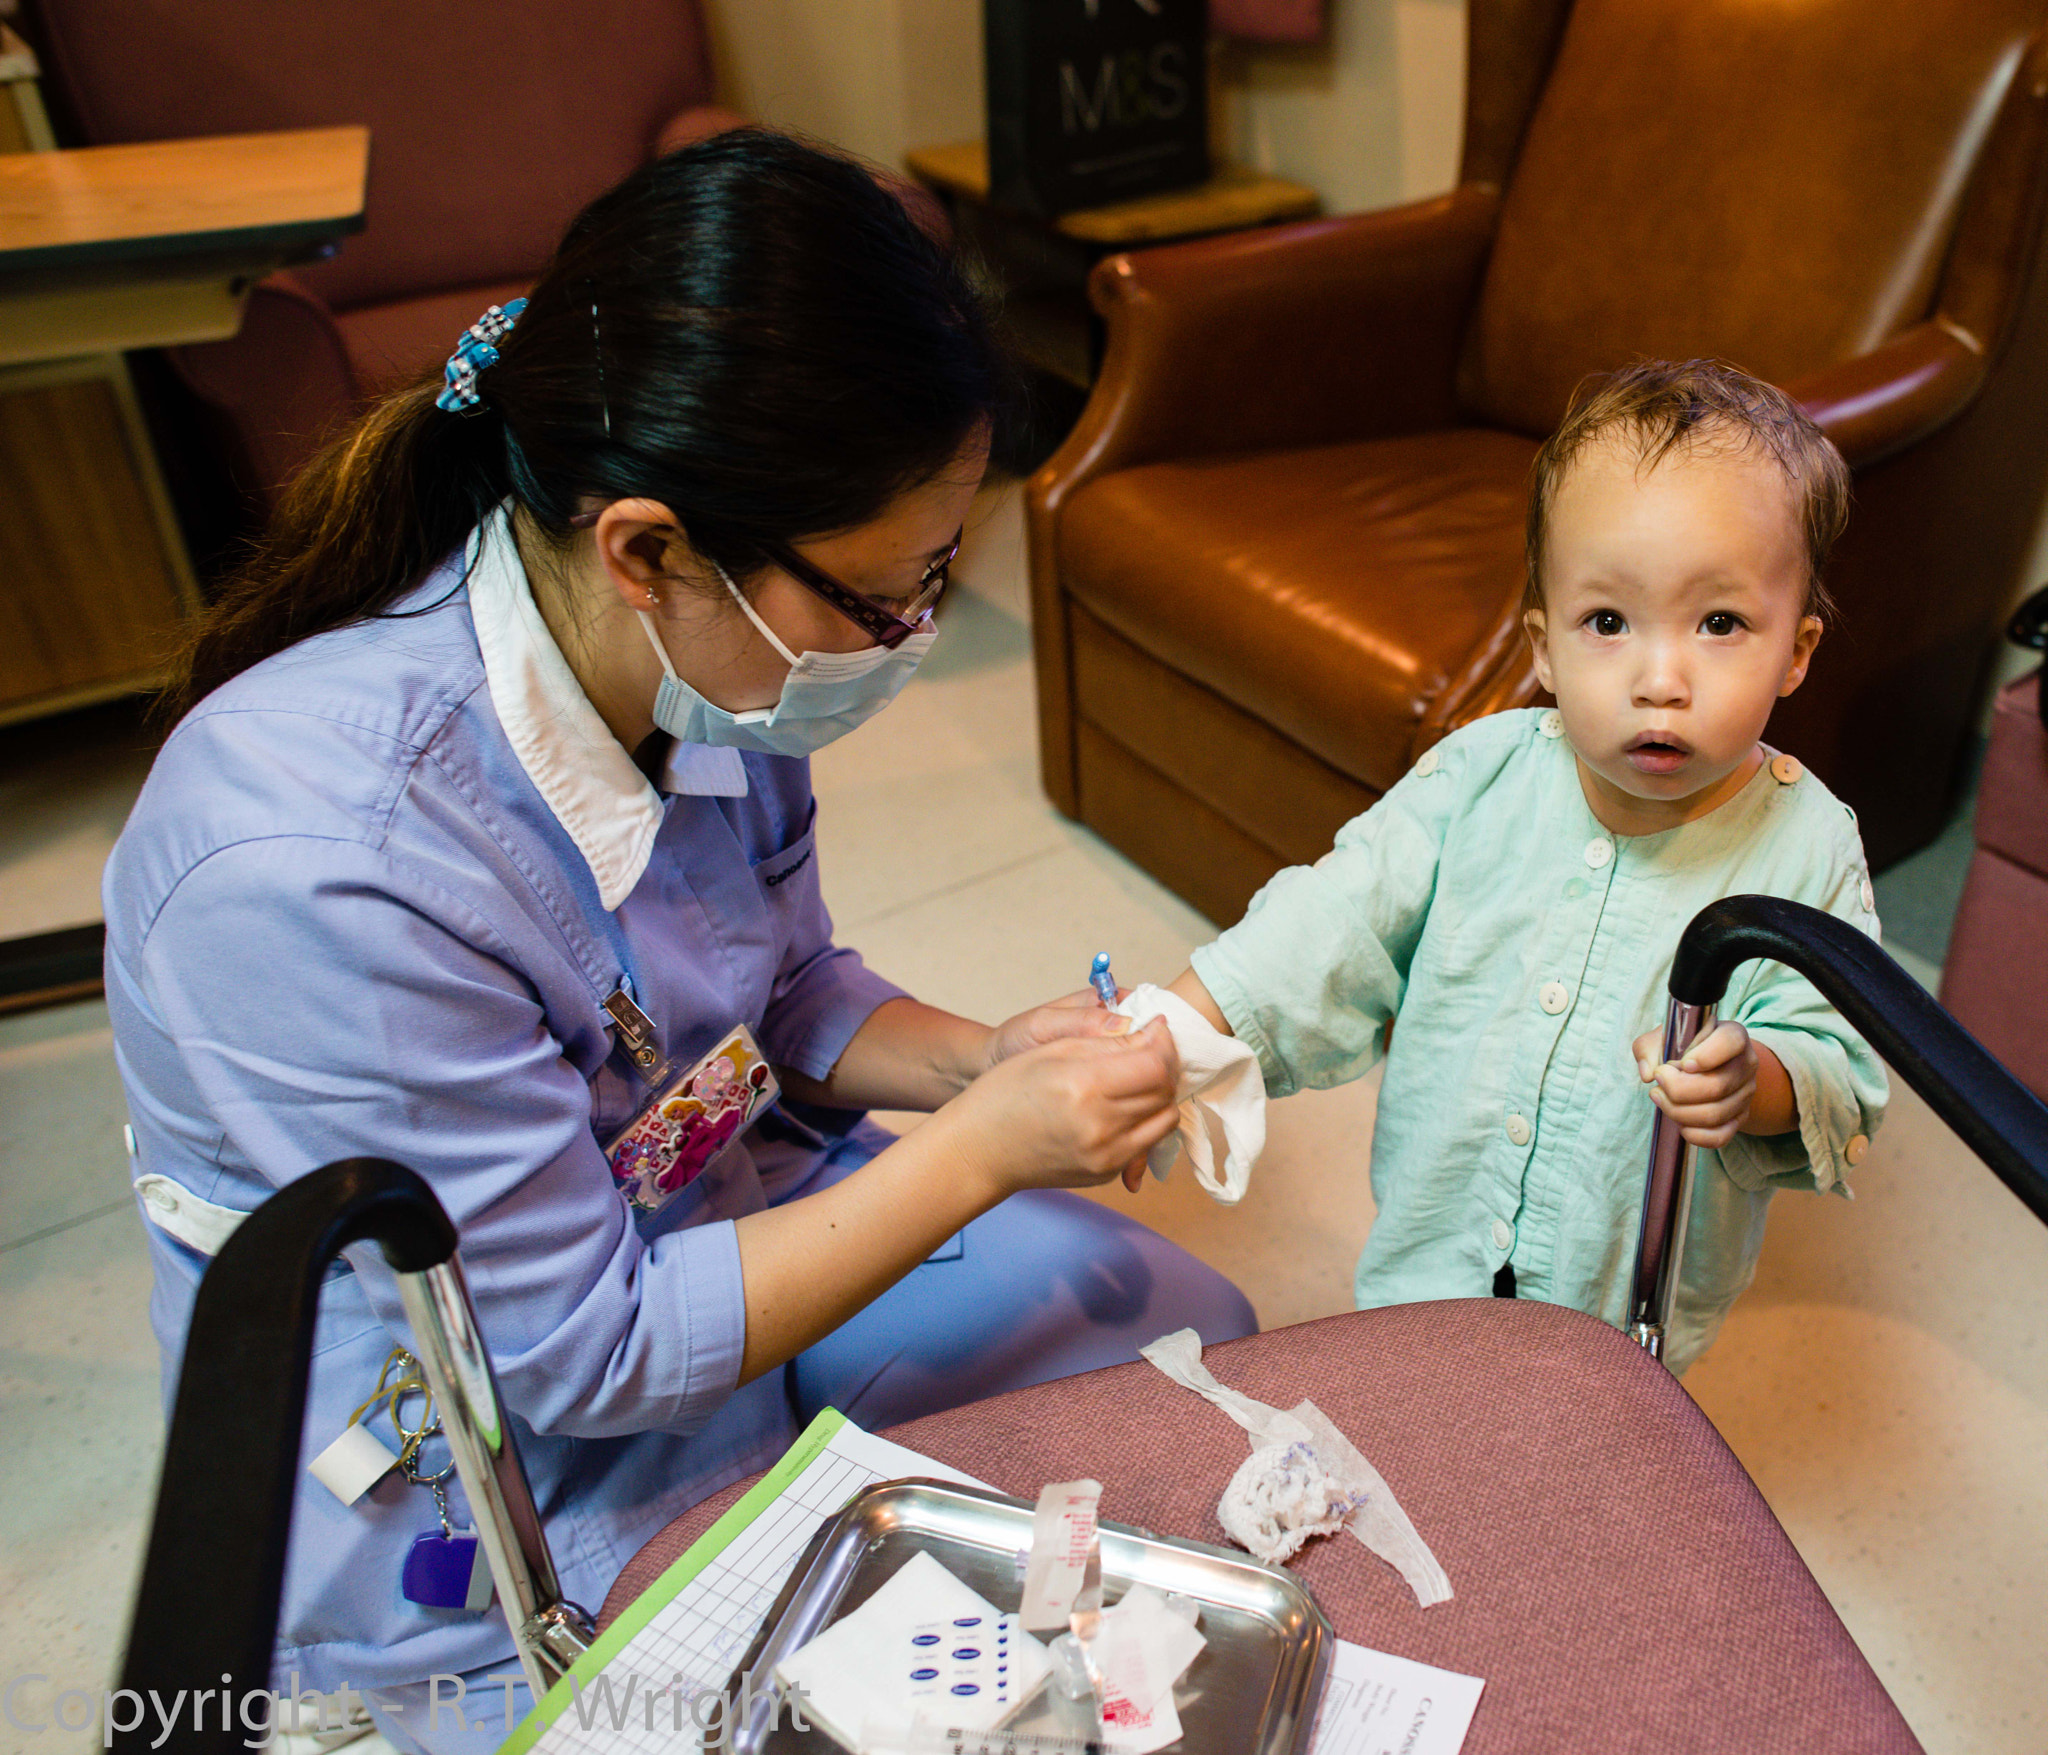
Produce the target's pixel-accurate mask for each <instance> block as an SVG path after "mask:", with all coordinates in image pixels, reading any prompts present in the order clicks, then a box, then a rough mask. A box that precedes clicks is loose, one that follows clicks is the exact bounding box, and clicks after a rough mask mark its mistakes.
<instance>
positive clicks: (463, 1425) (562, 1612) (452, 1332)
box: [398, 1256, 596, 1701]
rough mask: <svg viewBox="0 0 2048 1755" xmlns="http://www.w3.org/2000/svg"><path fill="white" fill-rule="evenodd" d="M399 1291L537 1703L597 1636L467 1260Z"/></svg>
mask: <svg viewBox="0 0 2048 1755" xmlns="http://www.w3.org/2000/svg"><path fill="white" fill-rule="evenodd" d="M398 1290H399V1295H400V1296H401V1297H402V1298H403V1299H404V1300H405V1315H406V1320H407V1321H408V1322H410V1323H411V1324H412V1333H413V1351H414V1352H415V1353H416V1354H418V1356H419V1361H420V1368H421V1370H422V1371H423V1372H424V1373H425V1375H426V1380H427V1387H428V1388H429V1389H431V1390H432V1391H433V1392H434V1407H435V1411H436V1412H437V1413H438V1414H439V1416H440V1420H441V1430H442V1433H443V1435H444V1436H445V1437H446V1438H447V1440H448V1448H449V1450H450V1452H451V1453H452V1454H453V1456H454V1458H455V1469H456V1473H457V1474H458V1475H459V1476H460V1477H461V1479H462V1485H463V1490H464V1491H465V1492H466V1493H467V1494H468V1495H469V1507H470V1512H471V1515H473V1516H474V1517H475V1519H476V1527H477V1536H478V1539H479V1540H480V1541H482V1543H483V1546H484V1553H485V1555H486V1557H487V1558H488V1559H489V1560H490V1563H491V1579H492V1582H493V1583H495V1584H496V1585H497V1587H498V1602H499V1604H500V1606H501V1607H502V1608H503V1609H504V1611H505V1619H506V1621H507V1622H508V1623H509V1624H510V1626H511V1629H512V1640H513V1643H514V1644H515V1645H516V1646H517V1648H518V1651H519V1662H520V1667H521V1668H522V1669H524V1670H525V1672H526V1681H527V1685H528V1686H529V1687H530V1688H531V1689H532V1690H533V1697H534V1699H535V1700H536V1701H537V1700H539V1699H540V1697H541V1696H542V1695H543V1694H545V1693H546V1692H547V1691H548V1690H549V1689H550V1688H551V1687H553V1686H554V1684H555V1683H556V1682H558V1681H560V1680H561V1679H562V1677H563V1676H564V1675H566V1674H567V1673H568V1670H569V1666H570V1665H571V1664H573V1663H574V1662H575V1661H576V1660H577V1658H579V1657H581V1656H582V1655H583V1653H584V1652H585V1651H587V1650H588V1649H589V1648H590V1642H591V1640H592V1639H594V1638H595V1637H596V1628H595V1626H594V1624H593V1623H592V1621H591V1618H590V1615H589V1612H588V1611H587V1610H584V1609H581V1608H579V1607H577V1605H576V1604H574V1603H571V1602H565V1601H564V1600H563V1597H562V1586H561V1580H560V1579H559V1578H557V1577H556V1575H555V1561H554V1556H553V1555H552V1554H550V1553H549V1552H548V1538H547V1532H546V1531H545V1530H544V1529H543V1528H542V1527H541V1521H540V1513H539V1512H538V1511H537V1510H536V1509H535V1507H534V1503H533V1490H532V1488H531V1487H530V1486H529V1485H528V1484H527V1480H526V1468H525V1465H524V1464H522V1463H521V1462H520V1460H519V1448H518V1445H517V1444H516V1442H515V1441H514V1439H513V1436H512V1432H511V1429H510V1427H509V1426H508V1425H507V1424H506V1421H505V1415H504V1409H503V1407H502V1406H501V1404H500V1403H499V1401H498V1380H497V1376H496V1374H495V1373H494V1372H493V1371H492V1370H491V1358H490V1354H489V1353H487V1352H486V1351H485V1350H484V1344H483V1337H482V1336H481V1335H480V1334H479V1333H478V1332H477V1325H476V1308H475V1306H474V1305H473V1304H472V1303H471V1302H470V1297H469V1282H468V1281H467V1280H466V1279H465V1278H464V1276H463V1272H462V1261H461V1258H460V1257H456V1256H451V1257H450V1258H449V1259H448V1260H447V1261H445V1262H443V1263H442V1264H441V1265H440V1266H438V1267H431V1268H428V1269H427V1270H426V1271H425V1272H424V1273H417V1274H400V1275H399V1276H398Z"/></svg>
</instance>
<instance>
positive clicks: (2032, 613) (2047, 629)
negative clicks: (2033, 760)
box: [2005, 586, 2048, 725]
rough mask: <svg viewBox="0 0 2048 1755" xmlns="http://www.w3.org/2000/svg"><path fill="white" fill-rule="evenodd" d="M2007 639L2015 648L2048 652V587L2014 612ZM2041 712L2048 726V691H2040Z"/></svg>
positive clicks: (2042, 721) (2006, 635)
mask: <svg viewBox="0 0 2048 1755" xmlns="http://www.w3.org/2000/svg"><path fill="white" fill-rule="evenodd" d="M2005 637H2006V638H2007V639H2008V640H2010V641H2011V642H2012V643H2013V644H2014V645H2015V646H2024V647H2026V648H2027V650H2028V651H2030V652H2044V651H2048V586H2044V587H2043V588H2042V589H2041V590H2039V591H2036V592H2035V593H2034V595H2033V596H2031V597H2029V598H2028V599H2027V601H2026V602H2025V603H2023V604H2021V605H2020V606H2019V608H2018V609H2016V610H2014V611H2013V617H2012V621H2011V622H2010V623H2009V624H2008V625H2007V627H2006V630H2005ZM2039 710H2040V714H2041V723H2042V724H2043V725H2048V689H2042V690H2041V691H2040V708H2039Z"/></svg>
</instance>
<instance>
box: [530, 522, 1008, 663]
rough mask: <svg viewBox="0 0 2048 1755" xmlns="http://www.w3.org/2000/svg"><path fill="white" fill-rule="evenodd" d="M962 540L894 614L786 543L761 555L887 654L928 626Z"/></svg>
mask: <svg viewBox="0 0 2048 1755" xmlns="http://www.w3.org/2000/svg"><path fill="white" fill-rule="evenodd" d="M597 520H598V514H597V513H595V512H579V513H578V514H577V515H576V516H575V517H573V518H571V519H570V520H569V528H570V529H572V530H588V529H589V528H590V527H591V526H592V525H593V524H595V523H596V522H597ZM966 534H967V526H966V525H964V524H963V525H961V527H960V528H959V529H958V530H956V531H954V532H953V540H952V541H951V542H950V543H948V544H947V545H946V552H945V553H944V554H942V555H940V556H939V557H938V559H937V560H935V561H933V562H932V564H931V565H930V566H928V567H926V568H925V570H924V572H923V573H922V574H921V575H920V576H919V578H918V581H917V589H916V590H915V591H913V592H912V593H911V594H910V601H909V602H908V603H906V604H904V606H903V607H902V609H900V610H896V609H891V608H890V607H889V606H888V605H887V604H884V603H878V602H876V600H875V599H874V598H872V597H869V596H868V595H867V594H866V593H865V592H861V591H856V590H854V588H853V587H852V586H851V585H847V584H844V583H842V582H841V581H840V580H837V579H835V578H833V577H832V575H831V574H830V573H828V572H826V571H825V569H824V568H823V567H820V566H816V565H813V564H812V563H811V562H810V561H807V560H805V559H804V557H803V556H802V555H800V554H798V553H797V552H796V550H795V549H793V548H791V547H789V545H788V544H787V543H780V542H764V543H763V544H762V545H761V549H762V552H763V553H764V554H766V555H767V556H768V558H769V559H770V560H771V561H773V562H774V563H775V564H776V565H777V566H778V567H780V568H781V569H782V570H783V571H784V572H785V573H787V574H788V575H789V576H790V577H791V578H792V579H794V580H795V581H796V582H797V583H798V584H799V585H801V586H802V587H803V588H804V589H805V590H806V591H808V592H810V593H811V594H812V595H813V596H814V597H819V598H822V599H823V600H824V601H825V602H827V603H829V604H830V605H831V606H832V607H833V608H834V609H836V610H837V611H838V612H839V613H840V614H841V615H843V616H844V617H846V619H847V620H848V621H850V622H851V623H853V625H854V626H855V627H857V628H859V629H860V631H861V632H862V633H864V634H866V635H867V636H868V637H869V638H870V639H872V640H873V641H874V643H875V644H876V645H877V646H884V647H887V648H888V649H889V650H890V651H891V652H893V651H895V650H896V648H897V647H898V646H900V645H902V644H903V642H904V641H905V640H907V639H909V638H910V636H911V635H912V634H919V633H922V632H923V631H924V629H925V627H926V625H927V624H928V623H929V622H930V621H931V619H932V611H933V610H935V609H936V608H938V606H939V599H940V598H942V597H943V596H945V595H946V583H947V575H948V573H949V571H950V570H951V568H952V565H953V562H954V559H955V558H956V557H957V556H958V555H959V553H960V542H961V539H962V538H963V537H964V536H966Z"/></svg>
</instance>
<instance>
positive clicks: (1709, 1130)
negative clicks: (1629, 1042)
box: [1635, 1020, 1799, 1150]
mask: <svg viewBox="0 0 2048 1755" xmlns="http://www.w3.org/2000/svg"><path fill="white" fill-rule="evenodd" d="M1663 1046H1664V1038H1663V1032H1661V1031H1659V1030H1647V1031H1645V1032H1644V1033H1643V1034H1642V1035H1641V1036H1638V1037H1637V1038H1636V1043H1635V1056H1636V1071H1637V1072H1638V1073H1640V1074H1641V1075H1642V1079H1643V1083H1645V1084H1646V1085H1649V1086H1650V1101H1651V1102H1653V1103H1655V1104H1656V1105H1657V1107H1658V1108H1659V1109H1661V1110H1663V1111H1664V1113H1665V1114H1666V1115H1668V1116H1670V1117H1671V1118H1672V1120H1674V1121H1676V1122H1677V1123H1678V1126H1679V1131H1680V1132H1681V1133H1682V1134H1683V1135H1684V1136H1685V1138H1686V1141H1687V1143H1688V1144H1690V1145H1695V1146H1710V1147H1713V1148H1714V1149H1716V1150H1718V1149H1719V1148H1720V1147H1722V1146H1725V1145H1726V1144H1727V1143H1728V1142H1729V1141H1730V1140H1731V1139H1733V1138H1734V1137H1735V1136H1736V1135H1737V1134H1738V1133H1747V1134H1756V1135H1759V1136H1761V1137H1765V1138H1768V1137H1769V1136H1770V1135H1772V1134H1781V1133H1794V1132H1796V1131H1797V1130H1798V1127H1799V1101H1798V1098H1797V1097H1796V1096H1795V1095H1794V1094H1793V1090H1792V1075H1791V1074H1790V1073H1788V1072H1786V1070H1785V1063H1784V1062H1783V1061H1781V1060H1780V1059H1779V1058H1778V1057H1777V1056H1776V1055H1775V1054H1773V1053H1772V1052H1771V1051H1770V1050H1769V1049H1768V1048H1766V1047H1765V1046H1764V1045H1763V1044H1762V1043H1761V1042H1758V1041H1756V1040H1755V1039H1754V1038H1753V1037H1752V1036H1751V1035H1750V1033H1749V1032H1748V1031H1747V1030H1745V1029H1744V1028H1743V1027H1742V1026H1741V1025H1740V1024H1738V1023H1735V1022H1733V1021H1732V1020H1730V1021H1727V1022H1723V1023H1719V1024H1716V1025H1715V1026H1714V1028H1713V1030H1712V1031H1711V1032H1710V1033H1709V1034H1708V1036H1707V1038H1706V1040H1705V1041H1703V1042H1699V1043H1696V1044H1695V1045H1694V1046H1693V1048H1692V1049H1691V1050H1690V1051H1689V1052H1688V1053H1687V1054H1685V1055H1684V1056H1683V1057H1682V1058H1681V1059H1679V1060H1677V1061H1665V1062H1664V1063H1663V1064H1662V1065H1659V1064H1658V1059H1657V1056H1658V1053H1659V1051H1660V1050H1661V1049H1662V1048H1663Z"/></svg>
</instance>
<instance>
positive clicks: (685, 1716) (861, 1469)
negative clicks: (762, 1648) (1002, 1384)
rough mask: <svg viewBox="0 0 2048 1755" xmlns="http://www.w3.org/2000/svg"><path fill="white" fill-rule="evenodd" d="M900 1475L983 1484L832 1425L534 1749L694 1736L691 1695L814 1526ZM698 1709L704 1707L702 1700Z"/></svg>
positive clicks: (675, 1744) (671, 1746)
mask: <svg viewBox="0 0 2048 1755" xmlns="http://www.w3.org/2000/svg"><path fill="white" fill-rule="evenodd" d="M905 1475H923V1476H927V1477H930V1478H933V1479H937V1480H942V1481H955V1482H958V1483H960V1484H961V1485H962V1486H968V1487H981V1486H986V1485H987V1483H986V1482H983V1481H977V1480H976V1479H975V1478H974V1477H973V1476H972V1475H965V1474H962V1473H961V1472H960V1471H959V1470H958V1469H953V1468H948V1467H947V1466H946V1465H945V1464H944V1463H940V1462H934V1461H933V1460H932V1459H931V1458H930V1457H928V1456H920V1455H919V1454H918V1453H917V1452H916V1451H914V1450H906V1449H905V1448H904V1447H903V1446H902V1445H900V1444H891V1443H890V1442H889V1441H888V1440H887V1439H885V1438H877V1437H875V1436H874V1435H873V1434H872V1433H868V1432H863V1431H862V1430H861V1429H860V1428H859V1427H858V1426H855V1425H853V1424H851V1423H850V1422H849V1423H848V1424H846V1425H844V1426H841V1427H840V1428H839V1429H838V1431H836V1432H834V1433H833V1434H832V1437H831V1439H830V1441H829V1442H828V1443H827V1444H826V1446H825V1448H824V1449H823V1450H821V1451H820V1452H819V1453H818V1454H817V1455H816V1456H815V1457H813V1458H812V1459H811V1461H810V1463H809V1464H808V1465H807V1466H806V1467H805V1468H804V1469H803V1471H802V1472H801V1473H800V1474H798V1476H797V1477H796V1479H795V1480H794V1481H792V1482H791V1483H790V1484H789V1486H788V1487H786V1488H785V1489H784V1490H783V1491H782V1493H781V1494H779V1495H778V1496H777V1497H776V1499H775V1500H774V1502H773V1503H772V1504H770V1505H769V1506H768V1507H767V1508H766V1509H765V1510H764V1511H763V1512H762V1513H761V1515H760V1516H759V1517H757V1518H755V1519H754V1521H753V1522H752V1523H750V1524H748V1525H747V1526H746V1528H745V1529H743V1530H741V1531H740V1532H739V1534H738V1535H736V1536H734V1537H733V1539H732V1541H731V1542H729V1543H728V1544H727V1545H726V1546H725V1548H724V1549H723V1550H722V1551H721V1552H720V1553H719V1554H718V1555H717V1556H716V1557H715V1558H714V1559H713V1560H712V1561H711V1562H710V1563H709V1564H708V1565H707V1566H706V1567H705V1568H704V1570H703V1571H702V1572H700V1573H698V1574H697V1576H696V1577H695V1578H693V1579H691V1580H690V1582H689V1583H688V1584H686V1585H684V1586H683V1588H682V1589H681V1590H680V1591H678V1592H677V1593H676V1595H675V1596H674V1597H673V1598H671V1599H670V1600H669V1601H668V1602H667V1603H665V1604H663V1605H662V1606H661V1607H660V1608H659V1609H657V1610H656V1611H655V1613H654V1617H653V1619H652V1620H650V1621H649V1622H648V1623H647V1625H646V1626H645V1627H643V1628H641V1630H640V1631H639V1632H638V1633H637V1634H635V1635H634V1636H633V1638H632V1639H631V1640H630V1641H629V1642H628V1643H627V1645H626V1647H625V1649H624V1650H623V1651H621V1652H620V1653H619V1654H618V1655H617V1656H616V1657H614V1658H613V1659H612V1660H611V1662H610V1663H609V1664H607V1665H606V1666H605V1669H604V1673H603V1675H602V1676H600V1677H599V1678H598V1679H597V1680H596V1681H595V1682H593V1683H591V1684H589V1685H587V1686H586V1687H585V1688H584V1689H583V1690H582V1692H581V1694H580V1696H579V1697H578V1698H577V1699H576V1700H575V1701H573V1702H572V1703H571V1704H570V1705H568V1706H567V1707H565V1708H564V1709H563V1711H562V1715H561V1716H560V1717H559V1718H557V1719H556V1720H555V1722H554V1723H553V1724H552V1725H550V1726H549V1727H548V1728H547V1729H546V1730H545V1731H543V1732H542V1733H541V1735H540V1737H539V1739H538V1740H537V1741H536V1742H535V1743H534V1744H533V1751H534V1755H656V1752H657V1751H658V1752H659V1755H675V1751H676V1750H677V1749H678V1748H684V1749H688V1748H694V1747H696V1746H698V1744H699V1742H700V1740H701V1738H700V1733H699V1731H698V1729H697V1726H696V1725H695V1724H694V1723H693V1722H692V1720H691V1716H690V1702H691V1700H692V1699H693V1698H695V1697H696V1695H697V1694H698V1693H699V1691H700V1690H703V1689H707V1688H708V1689H710V1690H711V1691H712V1692H713V1693H717V1692H718V1691H719V1690H721V1689H723V1688H724V1687H725V1685H726V1682H727V1681H728V1680H729V1679H730V1678H731V1676H732V1672H733V1666H734V1665H736V1664H737V1663H738V1662H739V1660H740V1657H741V1655H742V1654H743V1653H744V1652H745V1651H746V1649H747V1646H748V1644H749V1643H750V1642H751V1641H752V1639H753V1637H754V1635H755V1633H757V1632H758V1631H759V1630H760V1627H761V1623H762V1622H763V1621H765V1620H766V1619H767V1618H768V1611H769V1609H771V1608H772V1607H773V1606H774V1604H775V1598H776V1594H777V1593H778V1592H779V1591H780V1590H781V1589H782V1586H783V1582H784V1580H786V1579H787V1578H788V1577H789V1574H790V1571H791V1569H792V1568H793V1567H794V1566H795V1565H796V1563H797V1561H798V1559H799V1558H800V1557H801V1556H802V1554H803V1551H804V1548H805V1546H806V1545H807V1544H808V1543H809V1541H810V1539H811V1537H812V1536H813V1535H814V1534H816V1533H817V1528H818V1525H819V1524H821V1523H822V1522H823V1521H824V1520H825V1519H826V1518H828V1517H830V1516H832V1515H833V1514H834V1513H835V1512H837V1511H838V1510H839V1509H840V1507H841V1506H843V1505H844V1504H845V1503H846V1502H847V1501H848V1500H849V1499H851V1498H852V1497H853V1496H854V1495H855V1494H856V1493H858V1492H860V1491H861V1490H862V1489H863V1488H866V1487H869V1486H872V1485H873V1484H874V1483H875V1482H876V1481H893V1480H898V1479H901V1478H902V1477H903V1476H905ZM607 1685H609V1686H607ZM650 1695H651V1697H652V1698H651V1700H650ZM703 1713H704V1716H705V1717H707V1718H711V1717H713V1714H712V1709H711V1707H710V1705H709V1703H706V1705H705V1706H704V1708H703ZM586 1719H587V1720H588V1723H587V1724H586V1723H585V1720H586ZM714 1722H715V1721H714Z"/></svg>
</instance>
